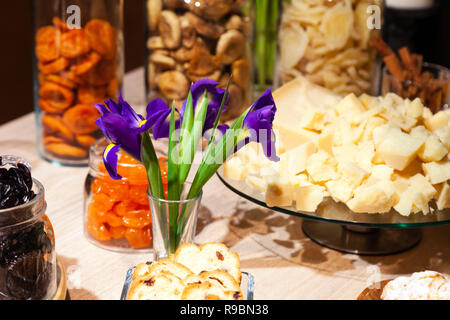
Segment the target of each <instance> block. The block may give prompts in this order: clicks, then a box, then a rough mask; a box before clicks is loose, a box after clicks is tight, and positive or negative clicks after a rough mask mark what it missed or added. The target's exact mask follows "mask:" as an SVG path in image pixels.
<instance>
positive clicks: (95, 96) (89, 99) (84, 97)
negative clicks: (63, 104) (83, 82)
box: [78, 87, 106, 105]
mask: <svg viewBox="0 0 450 320" xmlns="http://www.w3.org/2000/svg"><path fill="white" fill-rule="evenodd" d="M78 100H79V101H80V102H81V103H82V104H87V105H93V104H95V103H103V102H104V101H105V100H106V88H105V87H80V89H79V90H78Z"/></svg>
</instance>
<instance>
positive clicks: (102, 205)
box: [91, 193, 115, 212]
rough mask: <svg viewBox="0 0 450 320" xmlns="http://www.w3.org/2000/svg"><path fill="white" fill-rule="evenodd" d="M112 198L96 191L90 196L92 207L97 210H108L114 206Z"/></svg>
mask: <svg viewBox="0 0 450 320" xmlns="http://www.w3.org/2000/svg"><path fill="white" fill-rule="evenodd" d="M114 203H115V201H114V199H111V197H109V196H108V195H107V194H105V193H97V194H94V195H93V196H92V202H91V205H92V208H93V210H96V211H97V212H108V211H110V210H111V209H112V208H113V207H114Z"/></svg>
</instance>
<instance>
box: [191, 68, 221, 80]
mask: <svg viewBox="0 0 450 320" xmlns="http://www.w3.org/2000/svg"><path fill="white" fill-rule="evenodd" d="M221 75H222V71H220V70H215V71H214V72H212V73H210V74H206V75H202V76H199V75H197V74H193V73H189V72H188V73H187V76H188V78H189V80H190V81H192V82H196V81H198V80H200V79H202V78H208V79H212V80H215V81H219V80H220V76H221Z"/></svg>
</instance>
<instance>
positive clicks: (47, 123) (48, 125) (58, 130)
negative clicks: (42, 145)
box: [41, 115, 73, 147]
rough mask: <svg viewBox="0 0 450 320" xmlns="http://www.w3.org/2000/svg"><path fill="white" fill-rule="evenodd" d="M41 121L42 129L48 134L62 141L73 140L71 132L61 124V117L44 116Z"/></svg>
mask: <svg viewBox="0 0 450 320" xmlns="http://www.w3.org/2000/svg"><path fill="white" fill-rule="evenodd" d="M41 121H42V125H43V126H44V128H45V129H46V130H48V131H49V132H51V133H53V134H55V135H56V136H58V137H61V138H63V139H64V140H67V141H72V140H73V133H72V131H71V130H70V129H69V128H68V127H67V126H66V125H65V124H64V123H63V121H62V119H61V117H58V116H50V115H44V116H43V117H42V119H41ZM46 147H47V146H46Z"/></svg>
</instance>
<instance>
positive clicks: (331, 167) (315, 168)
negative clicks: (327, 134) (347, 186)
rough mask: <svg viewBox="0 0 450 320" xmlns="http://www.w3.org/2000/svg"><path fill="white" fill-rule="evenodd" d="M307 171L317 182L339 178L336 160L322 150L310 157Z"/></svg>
mask: <svg viewBox="0 0 450 320" xmlns="http://www.w3.org/2000/svg"><path fill="white" fill-rule="evenodd" d="M306 171H307V172H308V174H309V175H310V177H311V178H312V180H313V181H315V182H325V181H328V180H332V179H337V178H339V174H338V173H337V162H336V160H334V159H333V158H332V157H331V156H330V155H329V154H328V153H326V152H325V151H322V150H319V151H318V152H317V153H314V154H313V155H312V156H310V157H309V158H308V160H307V162H306Z"/></svg>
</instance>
